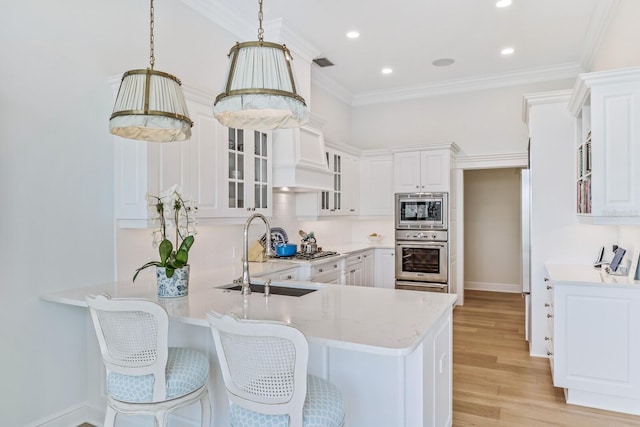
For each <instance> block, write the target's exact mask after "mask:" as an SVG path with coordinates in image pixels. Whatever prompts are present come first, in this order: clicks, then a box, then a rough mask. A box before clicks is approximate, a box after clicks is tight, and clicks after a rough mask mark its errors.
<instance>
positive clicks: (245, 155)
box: [222, 128, 273, 217]
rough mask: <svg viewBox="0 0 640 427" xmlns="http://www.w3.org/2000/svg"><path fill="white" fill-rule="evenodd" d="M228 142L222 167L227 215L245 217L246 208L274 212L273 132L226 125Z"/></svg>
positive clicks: (225, 214)
mask: <svg viewBox="0 0 640 427" xmlns="http://www.w3.org/2000/svg"><path fill="white" fill-rule="evenodd" d="M223 132H225V134H226V135H225V136H226V144H225V145H224V150H225V151H226V156H225V158H224V162H223V167H222V170H223V171H224V173H225V177H224V180H223V181H226V185H225V187H224V188H223V198H224V201H225V203H224V210H223V212H224V216H226V217H235V216H240V217H245V216H247V211H251V212H259V213H261V214H263V215H267V216H269V215H271V212H272V209H273V208H272V206H271V200H272V191H271V182H272V181H271V158H272V156H271V143H270V141H269V139H270V134H268V133H265V132H259V131H254V130H244V129H233V128H224V131H223Z"/></svg>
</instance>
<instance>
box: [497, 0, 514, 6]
mask: <svg viewBox="0 0 640 427" xmlns="http://www.w3.org/2000/svg"><path fill="white" fill-rule="evenodd" d="M509 6H511V0H498V1H497V2H496V7H509Z"/></svg>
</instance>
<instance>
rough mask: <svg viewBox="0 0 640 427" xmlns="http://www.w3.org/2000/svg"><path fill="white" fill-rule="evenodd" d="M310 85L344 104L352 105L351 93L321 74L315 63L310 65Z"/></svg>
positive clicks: (320, 69)
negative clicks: (324, 91)
mask: <svg viewBox="0 0 640 427" xmlns="http://www.w3.org/2000/svg"><path fill="white" fill-rule="evenodd" d="M311 83H312V84H314V85H315V86H318V87H319V88H321V89H324V90H326V91H327V92H329V93H330V94H331V95H333V96H335V97H336V98H338V99H339V100H340V101H342V102H344V103H345V104H347V105H352V103H353V93H351V92H350V91H349V90H348V89H347V88H345V87H344V86H342V85H341V84H340V83H338V82H336V81H335V80H334V79H332V78H330V77H327V75H326V74H324V73H323V72H322V68H321V67H320V66H319V65H317V64H315V63H311Z"/></svg>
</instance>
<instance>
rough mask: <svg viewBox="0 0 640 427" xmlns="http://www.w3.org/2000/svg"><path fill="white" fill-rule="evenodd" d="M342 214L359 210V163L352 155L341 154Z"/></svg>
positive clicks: (352, 213) (356, 212) (351, 213)
mask: <svg viewBox="0 0 640 427" xmlns="http://www.w3.org/2000/svg"><path fill="white" fill-rule="evenodd" d="M343 185H344V199H343V205H344V215H357V214H358V212H359V211H360V165H359V160H358V159H356V158H355V157H353V156H349V155H345V156H343Z"/></svg>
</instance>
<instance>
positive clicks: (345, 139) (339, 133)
mask: <svg viewBox="0 0 640 427" xmlns="http://www.w3.org/2000/svg"><path fill="white" fill-rule="evenodd" d="M312 66H313V67H315V65H312ZM311 102H312V105H313V106H312V107H311V109H312V111H313V112H314V113H315V114H318V115H319V116H321V117H322V118H324V119H326V120H327V124H326V125H325V127H324V129H323V132H324V137H325V139H327V140H329V141H333V142H336V143H340V144H343V145H351V107H350V106H349V105H347V104H345V103H344V102H342V101H341V100H339V99H338V98H336V97H335V96H333V95H332V94H331V93H329V92H328V91H327V90H325V89H323V88H321V87H318V86H317V85H314V84H313V83H312V84H311Z"/></svg>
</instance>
